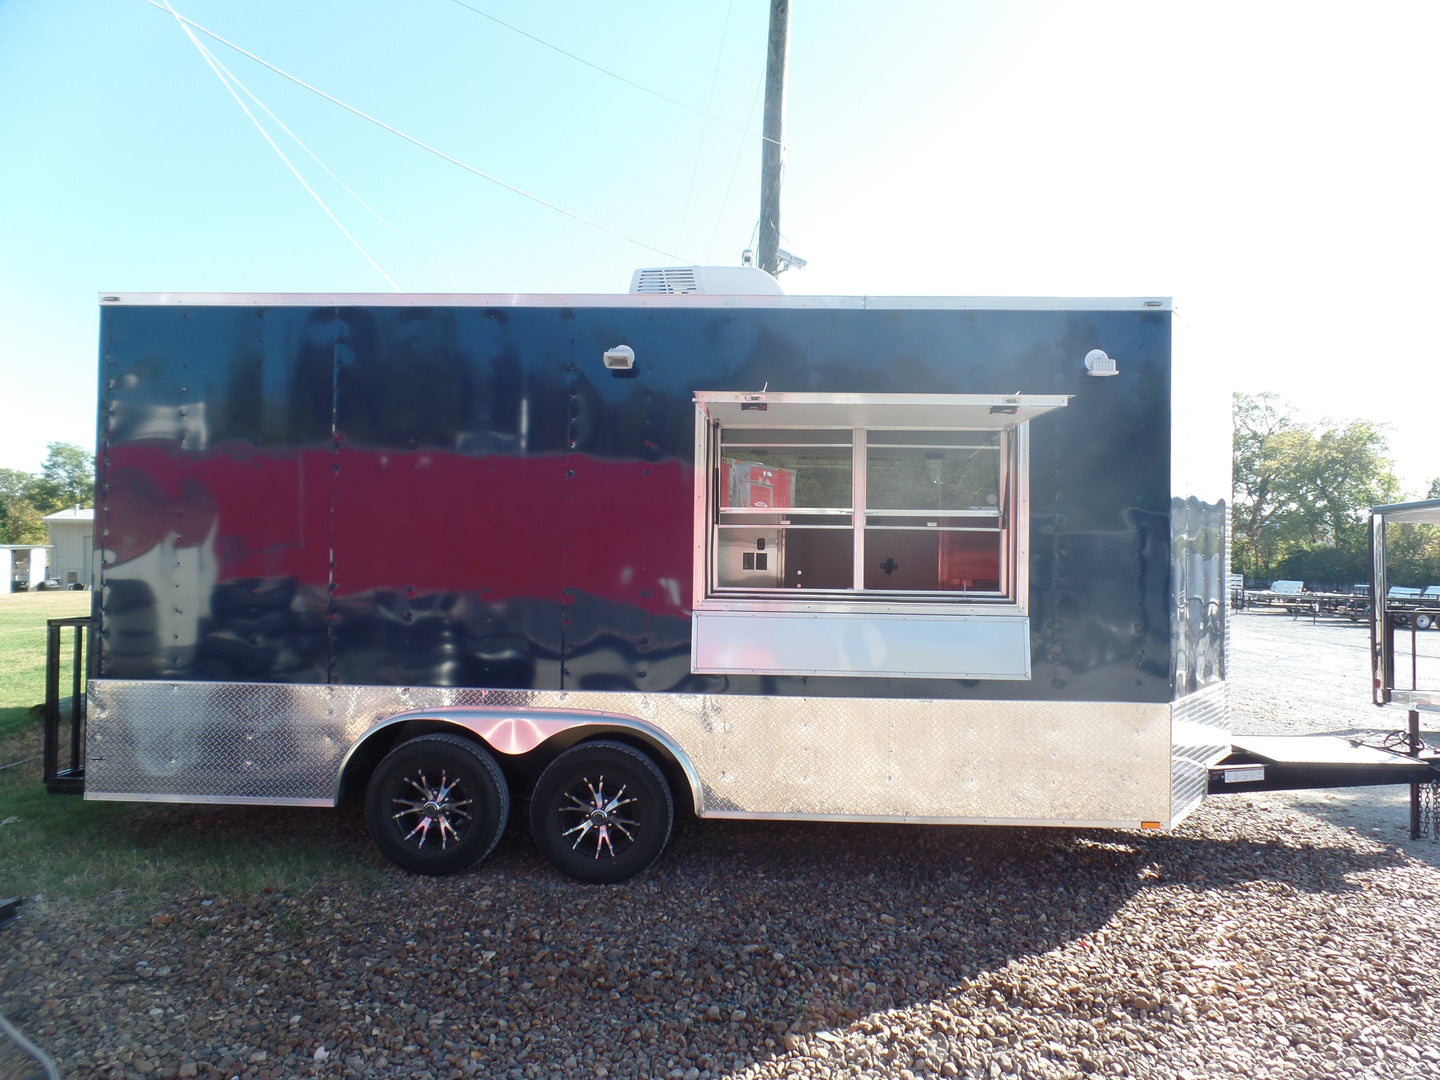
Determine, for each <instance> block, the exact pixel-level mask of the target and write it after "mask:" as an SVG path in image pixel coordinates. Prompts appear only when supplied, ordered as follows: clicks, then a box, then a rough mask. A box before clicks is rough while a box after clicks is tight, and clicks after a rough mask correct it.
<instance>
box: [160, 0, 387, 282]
mask: <svg viewBox="0 0 1440 1080" xmlns="http://www.w3.org/2000/svg"><path fill="white" fill-rule="evenodd" d="M161 4H162V5H163V7H164V8H165V9H166V10H167V11H169V12H170V14H171V15H173V16H174V17H175V19H176V21H177V22H178V23H179V24H180V29H181V30H183V31H184V32H185V36H186V37H188V38H189V39H190V42H191V44H193V45H194V46H195V48H196V49H197V50H198V51H199V53H200V55H201V57H203V58H204V60H205V63H206V64H208V65H209V66H210V70H211V71H213V72H214V73H215V77H216V78H217V79H219V80H220V82H221V84H222V85H224V87H225V89H226V90H228V91H229V92H230V96H231V97H233V98H234V99H235V104H237V105H239V106H240V109H241V111H243V112H244V113H245V115H246V116H247V117H249V118H250V122H251V123H252V124H254V125H255V130H257V131H258V132H260V134H261V136H262V137H263V138H264V139H265V141H266V142H267V143H269V144H270V149H272V150H274V151H275V153H276V154H277V155H278V156H279V158H280V160H281V161H283V162H284V163H285V167H286V168H287V169H289V170H290V172H291V174H292V175H293V176H294V177H295V179H296V180H298V181H300V186H301V187H303V188H304V189H305V190H306V191H308V192H309V193H310V197H311V198H312V199H314V200H315V202H316V203H318V204H319V206H320V209H321V210H323V211H325V216H326V217H328V218H329V219H330V220H331V221H332V222H334V223H335V227H336V228H337V229H339V230H340V231H341V232H342V233H343V234H344V235H345V239H347V240H349V241H350V243H351V244H352V245H353V246H354V248H355V250H356V251H358V252H359V253H360V254H361V255H362V256H363V257H364V259H365V261H366V262H368V263H369V264H370V265H371V266H372V267H373V268H374V270H375V272H376V273H377V274H379V275H380V276H381V277H382V278H384V279H385V281H386V283H387V284H388V285H389V286H390V287H391V288H392V289H394V290H395V291H396V292H402V291H403V290H402V289H401V288H400V286H399V285H397V284H396V283H395V279H394V278H392V277H391V276H390V275H389V274H387V273H386V272H385V268H384V267H382V266H381V265H380V264H379V263H378V262H376V261H375V259H374V258H373V257H372V256H371V255H370V253H369V252H368V251H366V250H365V247H364V245H363V244H361V243H360V241H359V240H357V239H356V238H355V237H354V236H353V235H352V234H351V232H350V230H349V229H347V228H345V226H344V224H343V223H342V222H341V221H340V219H339V218H338V217H336V216H335V213H334V211H332V210H331V209H330V207H329V206H327V205H326V203H325V200H324V199H323V198H321V197H320V193H319V192H318V191H316V190H315V189H314V188H313V187H311V186H310V183H309V181H307V180H306V179H305V177H304V175H302V174H301V172H300V170H299V169H297V168H296V167H295V165H294V163H292V162H291V160H290V159H289V158H288V157H286V156H285V151H283V150H281V149H280V146H279V144H278V143H276V142H275V140H274V139H272V138H271V137H270V133H269V132H268V131H266V130H265V125H264V124H262V123H260V121H259V120H257V119H256V117H255V114H254V113H252V112H251V111H250V108H249V106H247V105H246V104H245V102H244V100H243V99H242V98H241V97H240V95H239V94H237V93H236V92H235V87H234V86H232V85H231V83H230V81H229V80H228V79H227V78H226V77H225V75H224V74H222V73H221V65H220V62H219V61H218V60H216V59H215V57H213V56H212V55H211V54H210V50H209V49H207V48H206V47H205V45H204V43H202V42H201V41H200V39H199V38H197V37H196V36H195V34H194V33H193V32H192V31H191V29H190V27H189V26H188V25H186V24H187V22H188V20H187V19H185V18H184V17H183V16H182V15H181V14H180V13H179V12H178V11H176V10H175V9H174V8H173V7H171V6H170V0H161ZM247 93H248V91H247Z"/></svg>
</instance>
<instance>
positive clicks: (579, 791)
mask: <svg viewBox="0 0 1440 1080" xmlns="http://www.w3.org/2000/svg"><path fill="white" fill-rule="evenodd" d="M638 802H639V800H638V799H636V798H635V797H634V796H633V795H630V794H629V793H628V791H627V785H625V784H623V783H617V782H615V781H613V780H611V781H609V782H607V781H606V779H605V775H604V774H603V773H601V774H599V775H598V776H596V777H595V778H594V779H593V780H592V779H591V778H590V777H588V776H584V777H581V778H580V780H579V782H578V783H576V784H575V785H574V786H573V787H571V788H570V789H569V790H568V791H566V792H565V794H564V797H563V800H562V803H561V805H560V806H559V807H558V813H559V815H560V835H561V836H563V837H564V838H565V840H566V842H567V843H569V845H570V848H571V850H572V851H577V852H580V853H581V854H585V855H589V856H590V857H591V858H594V859H600V858H607V859H613V858H615V857H616V856H618V855H619V854H620V853H622V852H623V851H624V850H625V849H626V848H628V847H629V846H630V845H631V844H633V843H634V842H635V836H636V834H637V832H638V831H639V828H640V821H639V819H638V818H636V817H635V816H634V815H635V811H636V809H637V804H638Z"/></svg>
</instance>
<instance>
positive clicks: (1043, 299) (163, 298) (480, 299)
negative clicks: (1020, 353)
mask: <svg viewBox="0 0 1440 1080" xmlns="http://www.w3.org/2000/svg"><path fill="white" fill-rule="evenodd" d="M98 300H99V303H100V306H101V307H126V306H135V307H537V308H552V307H608V308H615V307H634V308H653V307H660V308H684V307H691V308H813V309H818V310H842V311H843V310H856V311H859V310H866V309H878V310H910V311H920V310H940V311H951V310H961V311H964V310H975V311H1156V312H1162V311H1170V310H1172V305H1171V299H1170V297H1168V296H1149V297H1146V296H1136V297H1108V298H1107V297H1055V296H763V295H761V296H739V295H728V294H723V295H722V294H693V293H687V294H646V293H398V294H397V293H234V292H223V293H186V292H134V293H130V292H102V293H100V294H98Z"/></svg>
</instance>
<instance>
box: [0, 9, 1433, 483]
mask: <svg viewBox="0 0 1440 1080" xmlns="http://www.w3.org/2000/svg"><path fill="white" fill-rule="evenodd" d="M171 2H172V3H173V4H174V7H175V9H176V10H178V11H179V12H180V14H182V15H184V16H186V17H187V18H189V19H192V20H193V21H194V22H196V23H198V24H200V25H201V26H203V27H205V28H206V29H208V30H210V31H213V32H214V33H216V34H218V35H221V36H222V37H224V38H226V39H228V40H229V41H231V42H234V43H235V44H237V45H240V46H243V47H244V48H245V49H247V50H249V51H250V52H252V53H254V54H255V55H256V56H258V57H260V58H262V59H263V60H264V61H266V62H268V63H269V64H272V65H274V66H275V67H277V68H280V69H282V70H283V71H285V72H288V73H290V74H292V75H294V76H296V77H297V78H300V79H302V80H304V81H306V82H308V83H310V84H311V85H313V86H314V87H317V88H319V89H321V90H323V91H325V92H326V93H328V94H330V95H332V96H333V97H335V98H338V99H339V100H341V101H343V102H345V103H346V104H348V105H350V106H353V107H354V108H355V109H358V110H361V111H363V112H365V113H368V114H369V115H370V116H372V117H374V118H376V119H378V120H381V121H383V122H384V123H386V124H389V125H390V126H392V127H394V128H396V129H398V130H399V131H402V132H404V133H405V134H407V135H409V136H411V137H413V138H414V139H418V140H420V141H422V142H424V143H427V144H429V145H430V146H432V147H434V148H435V149H437V150H440V151H443V152H444V153H446V154H448V155H450V156H451V157H453V158H455V159H458V160H459V161H461V162H464V163H465V164H466V165H468V166H470V167H472V168H473V169H476V170H479V171H481V172H483V173H486V174H489V175H490V176H492V177H495V178H497V179H499V180H502V181H504V183H506V184H509V185H511V186H513V187H514V188H518V189H521V190H522V191H523V192H526V193H528V194H529V195H531V196H534V198H535V199H538V200H542V201H543V202H545V203H549V204H551V206H549V207H547V206H545V205H542V204H541V203H540V202H537V201H534V200H533V199H531V198H526V197H524V196H522V195H520V194H516V193H515V192H514V191H511V190H507V189H506V188H504V187H502V186H500V185H498V184H496V183H493V182H491V181H490V180H486V179H484V178H482V177H480V176H478V175H476V174H475V173H473V172H470V171H466V170H465V169H462V168H460V167H459V166H457V165H455V164H453V163H450V162H447V161H444V160H442V159H441V158H439V157H437V156H435V155H433V154H431V153H428V152H426V151H424V150H422V149H420V148H418V147H416V146H414V145H413V144H411V143H408V142H406V141H404V140H402V139H401V138H399V137H397V136H396V135H394V134H392V133H390V132H387V131H385V130H383V129H381V128H380V127H378V126H376V125H374V124H372V123H370V122H368V121H366V120H363V119H361V118H359V117H357V116H355V115H354V114H353V113H350V112H347V111H345V110H344V109H342V108H340V107H339V106H337V105H335V104H332V103H331V102H328V101H326V100H324V99H322V98H321V97H319V96H317V95H316V94H314V93H312V92H310V91H307V90H305V89H302V88H300V87H298V86H296V85H295V84H294V83H292V82H289V81H287V80H286V79H284V78H282V77H281V76H280V75H278V74H276V73H274V72H273V71H271V70H268V69H266V68H265V67H263V66H261V65H260V64H258V63H256V62H255V61H253V60H251V59H248V58H246V57H245V56H243V55H241V54H239V53H237V52H235V51H233V50H231V49H229V48H227V47H225V46H223V45H220V44H219V43H217V42H215V41H214V40H213V39H210V38H207V37H205V36H204V35H197V36H199V38H200V40H201V41H203V42H205V43H206V44H207V45H208V47H209V48H210V49H211V50H212V51H213V53H214V56H215V58H216V60H218V61H219V62H220V63H222V64H223V65H225V67H226V68H228V69H229V71H230V72H231V73H233V75H234V76H235V77H236V78H238V79H239V80H240V82H241V83H243V85H244V87H245V88H246V89H247V90H248V91H249V92H250V93H253V94H254V96H255V97H256V98H258V99H259V100H260V101H261V102H263V103H264V106H265V107H266V108H268V109H269V110H271V111H272V112H273V113H274V114H275V116H276V117H278V118H279V120H280V121H283V123H284V124H285V125H286V126H287V127H288V128H290V130H291V131H293V132H294V133H295V135H297V136H298V137H299V139H300V140H301V142H303V144H304V146H305V147H306V148H308V150H309V151H310V152H313V154H314V155H316V157H318V158H319V160H320V161H321V162H323V163H324V166H325V167H327V168H328V169H329V170H330V171H331V172H333V174H334V175H335V176H336V177H338V178H339V181H343V184H344V185H347V186H348V187H349V188H350V189H352V190H353V192H354V193H355V195H358V196H359V197H360V198H361V199H363V200H364V202H365V203H366V204H368V205H369V206H370V207H372V208H373V209H374V211H376V212H377V213H378V215H380V218H377V217H376V216H374V215H372V213H371V211H370V210H367V209H366V208H365V206H363V205H361V203H360V202H357V201H356V199H355V198H354V197H352V195H351V194H349V193H347V191H346V190H345V187H343V186H341V184H340V183H339V182H337V180H335V179H333V178H332V177H331V176H330V175H327V173H326V172H325V171H323V170H322V168H321V167H320V165H318V164H316V163H315V161H314V160H313V159H312V158H311V157H309V156H307V154H306V151H305V150H302V149H301V148H300V147H299V146H297V144H296V143H295V142H294V141H292V140H291V138H290V137H289V136H287V135H286V134H285V133H284V131H283V130H281V129H280V127H279V126H278V125H277V123H276V122H275V121H274V120H272V119H271V117H270V116H268V115H267V114H266V113H265V112H264V111H262V109H261V108H260V106H258V105H256V104H255V102H254V101H253V100H252V99H251V98H250V97H248V96H246V92H245V91H241V90H237V93H239V95H240V96H241V98H242V99H243V100H244V101H245V102H246V104H247V105H248V106H249V107H250V108H251V110H252V111H253V112H254V113H255V115H256V116H257V117H258V118H260V120H261V121H262V122H263V123H264V124H265V126H266V127H267V129H269V131H270V132H271V136H272V138H274V139H275V141H276V143H277V144H278V145H279V146H280V148H281V149H282V150H283V151H284V152H285V154H286V155H287V156H288V157H289V158H290V159H291V161H292V162H293V163H294V165H295V167H296V168H297V169H298V170H300V172H301V173H302V174H303V175H304V177H305V178H306V180H307V181H308V182H309V183H310V185H311V186H312V187H313V188H314V190H315V192H316V194H318V195H319V196H320V198H321V199H323V200H324V202H325V204H326V205H327V206H328V207H329V210H330V212H332V213H333V214H334V215H335V217H336V218H338V220H339V222H340V223H341V224H342V225H343V226H344V228H345V229H346V230H347V231H348V232H349V233H350V234H351V235H352V236H353V237H354V241H355V243H352V241H351V240H350V239H347V237H346V235H345V233H343V232H342V231H341V230H340V228H339V227H337V225H336V224H335V223H334V221H332V220H331V218H330V217H329V216H327V212H326V211H325V210H324V209H322V208H321V206H320V205H319V204H318V203H317V202H316V200H315V198H313V197H312V196H311V194H309V193H307V191H306V190H305V188H304V187H303V186H302V185H301V184H300V182H299V181H297V180H296V178H295V177H294V175H293V174H292V173H291V172H290V170H289V169H288V168H287V167H286V165H285V164H284V162H282V161H281V159H280V158H279V156H277V154H276V153H275V151H274V150H272V149H271V147H270V146H269V145H268V144H267V143H266V141H265V139H264V137H263V136H262V135H260V133H259V132H258V131H257V130H256V129H255V127H254V126H253V125H252V123H251V121H250V120H249V119H248V118H247V117H246V115H245V113H244V112H243V111H242V110H241V108H240V107H239V106H238V105H237V104H236V101H235V99H234V97H232V95H231V93H230V91H229V90H227V89H226V87H225V85H224V84H222V82H221V80H220V79H219V78H218V77H217V76H216V75H215V73H214V72H213V71H212V70H211V68H210V67H209V66H208V65H207V63H206V61H205V59H204V58H203V57H202V55H201V54H200V52H199V51H198V50H197V49H196V47H195V46H194V45H193V44H192V43H191V41H190V39H189V38H188V37H187V35H186V34H185V33H184V31H183V30H182V29H181V28H180V26H179V24H177V22H176V20H175V19H174V18H173V17H172V16H171V15H170V14H169V13H167V12H166V11H164V10H161V9H157V8H156V7H155V6H153V5H151V4H149V3H147V2H146V0H108V2H105V3H97V2H94V0H88V2H82V0H46V2H45V3H35V2H31V3H24V2H21V0H0V155H3V156H0V467H6V468H17V469H24V470H26V471H33V470H35V469H38V467H39V465H40V462H41V460H42V459H43V457H44V452H45V444H46V442H48V441H50V440H52V439H60V440H65V441H70V442H76V443H80V444H82V445H86V446H92V445H93V439H94V435H93V410H94V394H95V390H94V384H95V375H94V371H95V357H96V336H97V335H96V331H97V323H98V317H97V314H96V303H95V298H96V296H97V294H98V293H99V292H100V291H102V290H106V291H110V290H114V291H126V292H138V291H177V292H204V291H222V292H375V293H380V292H387V291H389V290H390V288H391V286H390V284H389V282H390V281H393V282H394V283H396V284H398V285H399V286H400V287H401V288H402V289H404V290H405V291H409V292H475V293H517V292H540V293H563V292H623V291H624V290H625V289H626V287H627V285H628V282H629V277H630V273H631V271H632V270H633V269H635V268H636V267H639V266H664V265H678V264H681V263H687V262H698V263H702V264H711V263H714V264H734V263H735V262H737V261H738V258H739V254H740V252H741V250H742V249H744V248H746V247H749V246H751V245H752V243H753V230H754V227H755V219H756V216H757V210H758V204H759V191H758V177H759V149H760V140H759V137H758V132H759V128H760V122H761V108H762V98H761V90H762V80H763V77H764V52H765V33H766V22H767V15H768V0H714V2H703V3H702V2H695V3H690V4H673V3H660V2H646V0H635V2H630V3H625V4H614V5H601V4H596V3H594V2H593V0H591V2H588V3H582V2H578V0H577V2H568V0H556V2H553V3H547V4H534V3H528V4H527V3H514V2H508V0H464V3H460V2H457V0H406V2H404V3H400V2H397V0H283V2H281V0H248V2H246V3H243V4H241V3H235V2H233V0H229V2H226V0H171ZM1360 10H1361V9H1359V8H1357V7H1355V6H1354V5H1340V4H1326V3H1306V4H1299V3H1264V4H1259V3H1253V2H1251V3H1229V2H1226V0H1219V2H1210V3H1204V4H1200V3H1160V2H1150V3H1129V2H1120V0H1088V2H1086V3H1048V2H1039V0H1033V2H1026V0H1014V2H1009V3H1005V4H999V3H982V2H963V0H948V2H945V0H935V2H930V0H912V2H908V3H897V4H891V5H879V4H876V3H873V2H861V0H827V2H825V3H820V2H817V0H792V22H791V38H790V41H791V48H790V68H789V86H788V95H787V102H786V130H785V160H786V172H785V187H784V192H783V204H782V214H781V228H782V232H783V234H784V241H783V246H784V247H786V248H787V249H789V250H790V251H792V252H794V253H795V254H797V255H800V256H803V257H804V258H806V259H807V260H808V261H809V264H808V265H807V266H806V267H805V268H804V269H802V270H795V271H791V272H788V273H786V274H785V275H783V277H782V284H783V285H784V287H785V289H786V291H787V292H791V293H810V294H855V293H870V294H884V295H956V296H987V295H994V296H1008V295H1040V296H1045V295H1072V296H1112V295H1113V296H1129V295H1170V296H1173V297H1174V298H1175V305H1176V309H1177V322H1176V348H1177V352H1179V353H1181V354H1182V355H1184V356H1185V357H1186V358H1187V359H1189V360H1190V361H1192V362H1196V363H1201V364H1204V365H1205V366H1206V369H1207V376H1206V377H1207V378H1209V377H1211V373H1213V378H1214V380H1216V381H1217V382H1218V383H1220V384H1222V385H1224V386H1226V387H1227V388H1229V389H1235V390H1242V391H1246V392H1252V393H1253V392H1259V391H1263V390H1274V391H1276V392H1278V393H1280V394H1281V395H1282V396H1284V397H1285V398H1287V399H1289V400H1290V401H1292V402H1294V404H1295V405H1296V406H1297V407H1299V408H1300V410H1301V412H1302V416H1303V418H1304V419H1307V420H1319V419H1321V418H1330V419H1332V420H1336V421H1343V420H1347V419H1351V418H1354V417H1365V418H1368V419H1373V420H1377V421H1385V422H1388V423H1390V424H1391V429H1390V442H1391V448H1392V451H1393V453H1394V456H1395V458H1396V464H1397V470H1398V472H1399V473H1400V475H1401V477H1402V479H1403V480H1404V481H1405V483H1406V486H1407V489H1408V490H1407V494H1412V495H1416V494H1423V487H1424V485H1425V484H1427V483H1428V482H1429V480H1430V479H1432V478H1434V477H1436V476H1440V451H1437V450H1436V449H1435V448H1436V446H1437V443H1436V440H1435V436H1434V431H1435V428H1434V412H1435V400H1436V395H1435V388H1436V385H1437V384H1440V377H1437V376H1436V375H1435V374H1433V372H1434V369H1435V367H1436V358H1435V352H1436V350H1435V346H1434V341H1433V339H1434V334H1433V331H1432V330H1431V328H1430V325H1431V323H1432V321H1433V310H1434V305H1435V300H1436V297H1437V295H1440V288H1437V286H1440V269H1437V257H1436V252H1437V250H1440V210H1437V205H1436V202H1437V200H1436V197H1435V188H1436V175H1435V165H1434V160H1435V158H1436V154H1435V151H1434V145H1433V144H1434V141H1435V135H1434V132H1435V129H1436V117H1435V109H1436V103H1437V102H1440V85H1437V84H1440V67H1437V66H1436V65H1435V64H1434V63H1433V59H1432V56H1431V53H1432V52H1433V45H1434V42H1435V41H1436V40H1437V31H1440V6H1437V5H1433V4H1419V3H1414V4H1384V3H1382V4H1376V5H1371V6H1368V7H1366V8H1365V9H1364V14H1363V15H1362V14H1360ZM497 20H498V21H497ZM502 23H508V24H510V27H513V28H514V29H510V28H507V27H506V26H504V25H501V24H502ZM517 31H523V33H520V32H517ZM526 34H528V35H531V36H530V37H527V36H525V35H526ZM535 39H539V41H537V40H535ZM542 42H543V44H542ZM565 53H569V54H572V55H571V56H566V55H564V54H565ZM576 57H578V58H580V59H576ZM582 60H583V61H587V62H588V65H587V63H583V62H581V61H582ZM589 65H594V66H589ZM597 68H600V69H604V70H603V71H601V70H597ZM747 128H748V132H747ZM552 207H558V208H560V209H561V210H563V211H565V212H566V213H561V212H559V211H558V210H556V209H553V208H552ZM567 215H573V216H567ZM381 218H383V221H382V220H380V219H381ZM577 218H581V219H584V221H585V222H590V223H593V224H586V223H584V222H582V221H579V220H576V219H577ZM595 225H598V226H601V227H602V228H596V227H594V226H595ZM356 243H358V245H359V247H360V248H363V249H364V254H362V253H361V251H360V250H358V249H357V246H356ZM377 265H378V269H377ZM387 278H388V280H387Z"/></svg>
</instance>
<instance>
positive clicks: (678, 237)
mask: <svg viewBox="0 0 1440 1080" xmlns="http://www.w3.org/2000/svg"><path fill="white" fill-rule="evenodd" d="M455 2H456V3H459V0H455ZM734 9H735V0H730V3H728V4H726V5H725V25H724V26H723V27H722V28H721V30H720V47H719V48H718V49H716V50H715V70H714V71H713V72H711V73H710V93H709V94H707V95H706V97H705V119H704V120H701V121H700V140H699V142H697V143H696V145H695V164H694V165H692V166H691V168H690V184H689V186H688V187H686V188H685V206H684V209H682V210H681V211H680V229H679V231H678V232H677V233H676V234H675V246H676V247H680V246H681V245H683V244H684V242H685V222H686V221H687V220H688V219H689V217H690V198H691V196H693V195H694V194H695V177H697V176H698V175H699V174H700V156H701V154H703V153H704V152H705V126H706V124H707V122H708V121H709V116H710V106H711V105H712V104H714V101H715V84H716V83H718V82H719V81H720V61H721V60H723V59H724V58H725V38H726V36H727V35H728V34H729V33H730V13H731V12H732V11H734Z"/></svg>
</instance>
